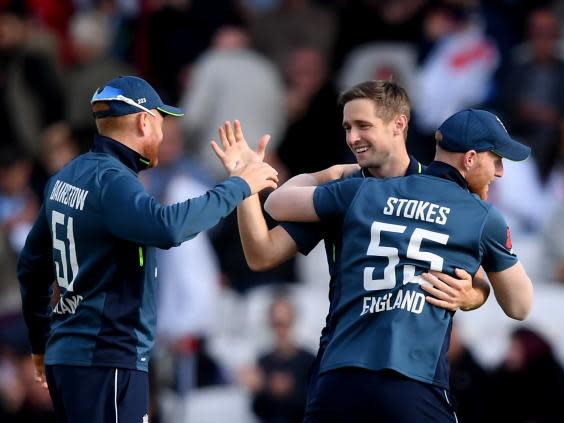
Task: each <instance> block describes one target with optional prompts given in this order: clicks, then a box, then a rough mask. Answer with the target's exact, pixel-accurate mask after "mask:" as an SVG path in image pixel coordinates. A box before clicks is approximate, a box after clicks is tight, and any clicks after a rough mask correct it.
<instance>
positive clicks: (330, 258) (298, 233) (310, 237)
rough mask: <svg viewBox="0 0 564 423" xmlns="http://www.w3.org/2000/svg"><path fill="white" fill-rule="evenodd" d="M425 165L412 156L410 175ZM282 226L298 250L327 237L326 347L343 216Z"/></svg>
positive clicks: (365, 175)
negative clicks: (327, 308) (328, 279)
mask: <svg viewBox="0 0 564 423" xmlns="http://www.w3.org/2000/svg"><path fill="white" fill-rule="evenodd" d="M422 170H423V166H422V165H421V163H419V162H418V161H417V160H416V159H415V158H414V157H413V156H410V161H409V166H408V167H407V170H406V173H405V174H406V175H413V174H417V173H421V171H422ZM368 177H373V176H372V174H371V173H370V172H369V171H368V170H367V169H361V170H359V171H358V172H355V173H353V174H351V175H350V176H348V177H347V178H346V179H352V178H368ZM281 225H282V227H283V228H284V229H285V230H286V232H288V234H289V235H290V236H291V237H292V239H293V240H294V241H295V242H296V244H297V245H298V250H299V251H300V253H302V254H305V255H307V254H309V252H310V251H311V250H312V249H313V248H314V247H315V246H316V245H317V244H318V243H319V241H321V240H323V241H324V244H325V254H326V255H327V265H328V267H329V275H330V277H331V279H330V281H329V312H328V314H327V316H326V318H325V327H324V328H323V330H322V331H321V338H320V340H319V346H320V348H323V347H324V346H325V345H326V344H327V342H329V338H330V337H331V333H332V331H333V327H332V325H331V320H332V315H333V309H334V304H335V303H336V300H337V299H338V298H339V295H340V291H339V290H340V286H339V283H338V280H337V275H338V263H340V260H339V258H340V256H341V246H342V227H341V226H342V220H341V219H339V218H336V219H331V220H326V221H323V222H314V223H296V222H283V223H281Z"/></svg>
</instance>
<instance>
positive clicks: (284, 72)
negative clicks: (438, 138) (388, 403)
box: [0, 0, 564, 423]
mask: <svg viewBox="0 0 564 423" xmlns="http://www.w3.org/2000/svg"><path fill="white" fill-rule="evenodd" d="M563 30H564V1H548V0H546V1H544V0H537V1H533V0H529V1H527V0H489V1H479V0H317V1H315V0H309V1H308V0H0V128H2V131H3V134H2V141H1V143H0V234H1V237H0V420H1V421H2V422H10V421H14V422H36V421H43V422H49V421H54V420H53V416H52V415H51V412H50V402H49V396H48V394H47V393H46V391H44V390H42V389H40V387H39V386H38V385H36V384H34V383H33V375H32V366H31V363H30V361H29V350H28V346H27V341H26V331H25V327H24V326H23V324H22V321H21V316H20V303H19V287H18V283H17V280H16V275H15V263H16V260H17V256H18V253H19V251H20V249H21V248H22V246H23V243H24V242H25V238H26V235H27V232H28V231H29V229H30V227H31V224H32V223H33V221H34V219H35V215H36V213H37V211H38V209H39V207H40V202H41V201H42V200H41V198H42V190H43V187H44V185H45V182H46V180H47V178H48V177H49V176H51V175H53V174H54V173H55V172H57V170H59V169H60V168H61V167H62V166H64V165H65V164H66V163H67V162H68V161H70V160H71V159H72V158H73V157H75V156H76V155H78V154H80V153H81V152H84V151H87V150H88V149H89V147H90V143H91V140H92V136H93V134H94V132H95V126H94V119H93V118H92V113H91V109H90V107H89V101H90V97H91V95H92V93H93V91H94V90H95V89H96V88H97V87H98V86H100V85H101V84H102V83H103V82H105V81H107V80H110V79H112V78H114V77H115V76H116V75H119V74H136V75H139V76H142V77H144V78H146V79H147V80H148V81H149V82H150V83H151V84H152V85H153V86H154V87H155V88H156V89H157V91H158V92H159V93H161V95H162V97H163V100H164V101H165V102H166V103H169V104H179V105H181V106H182V107H184V108H185V110H186V116H185V117H183V118H182V119H179V120H170V121H169V120H167V121H166V122H165V125H166V128H165V139H164V142H163V145H162V149H161V155H160V163H159V168H156V169H153V170H151V171H148V172H146V174H145V175H142V178H143V182H144V184H145V185H146V187H147V189H148V190H149V191H150V192H151V193H152V194H153V195H154V196H155V198H157V199H158V200H159V201H161V202H165V203H170V202H177V201H180V200H182V199H185V198H187V197H193V196H197V195H199V194H201V193H203V192H204V191H205V190H206V189H208V188H209V187H210V186H213V184H215V183H217V182H218V181H220V180H222V179H223V178H224V177H225V174H224V173H223V171H222V168H221V166H220V163H219V161H218V160H217V159H216V158H215V157H214V156H213V153H212V151H211V149H210V146H209V142H210V140H212V139H217V128H218V126H219V125H221V124H222V123H223V122H224V121H225V120H232V119H239V120H240V121H241V123H242V126H243V129H244V131H245V135H246V138H247V141H248V142H249V144H251V145H253V146H256V143H257V142H258V140H259V137H260V136H261V135H262V134H264V133H269V134H271V135H272V139H271V142H270V145H269V147H268V153H267V158H266V160H267V161H268V162H269V163H271V164H272V165H273V166H274V167H275V168H277V169H278V171H279V173H280V175H279V176H281V177H282V178H283V179H284V178H288V177H291V176H293V175H296V174H300V173H304V172H311V171H316V170H320V169H323V168H325V167H328V166H330V165H332V164H335V163H345V162H352V161H353V160H354V157H353V156H352V155H351V154H350V152H349V151H348V147H347V146H346V144H345V141H344V131H343V129H342V126H341V122H340V120H341V115H340V110H338V108H337V104H336V103H337V97H338V94H339V92H340V91H341V90H343V89H344V88H346V87H349V86H351V85H353V84H356V83H358V82H361V81H363V80H368V79H389V78H392V79H393V80H396V81H398V82H399V83H401V84H402V85H403V86H405V87H406V89H407V91H408V93H409V95H410V97H411V100H412V105H413V115H412V121H411V122H410V128H409V136H408V150H409V151H410V153H412V154H413V155H415V156H416V158H418V159H419V160H420V161H422V162H423V163H428V162H430V161H431V160H432V157H433V154H434V140H433V133H434V130H435V129H436V128H437V126H438V125H439V124H440V123H441V122H442V121H443V120H444V119H445V118H446V117H448V116H449V115H451V114H452V113H454V112H456V111H458V110H461V109H463V108H468V107H478V108H483V109H487V110H490V111H492V112H495V113H496V114H497V115H498V116H499V117H500V118H501V119H502V121H503V122H504V124H505V125H506V127H507V129H508V130H509V132H510V133H512V134H513V135H514V136H515V137H516V138H517V139H519V140H521V141H522V142H524V143H526V144H528V145H530V146H531V147H532V151H533V157H532V159H529V160H527V161H526V162H524V163H518V164H516V165H515V164H513V163H510V162H508V163H506V167H505V175H506V176H505V177H504V178H503V179H501V180H500V181H496V183H495V184H494V185H493V186H492V188H491V189H490V193H491V194H490V197H491V198H490V199H491V201H492V202H493V203H495V204H496V205H497V206H498V207H499V208H500V209H501V210H502V212H503V214H504V215H505V216H506V218H507V220H508V222H509V224H510V226H511V228H512V231H513V240H514V241H513V242H514V244H515V245H516V247H517V252H518V253H520V248H519V247H521V246H522V250H523V255H522V260H523V261H524V262H525V266H526V267H527V268H528V270H529V274H530V275H531V276H532V278H533V282H534V284H535V286H537V285H542V284H546V285H554V286H562V287H564V285H563V284H564V43H563V41H564V38H563V37H562V34H563ZM270 223H271V224H274V222H270ZM520 257H521V255H520ZM302 259H303V258H302V257H300V258H297V259H295V260H294V259H293V260H291V261H289V262H287V263H286V264H284V265H283V266H280V267H279V268H277V269H275V270H273V271H268V272H262V273H255V272H252V271H251V270H250V269H249V268H248V266H247V265H246V263H245V259H244V256H243V252H242V249H241V246H240V242H239V235H238V231H237V218H236V215H235V213H234V214H232V215H231V216H229V217H228V218H226V219H224V220H223V221H222V222H221V223H220V225H218V226H217V227H216V228H214V229H213V230H212V231H210V232H209V233H207V234H202V235H200V236H199V237H197V238H196V239H194V240H192V241H190V242H188V243H186V244H183V245H182V246H181V247H178V248H175V249H172V250H170V251H162V252H161V253H160V257H159V278H160V288H159V289H160V292H159V298H158V303H159V309H160V310H159V323H158V339H157V348H156V351H155V356H154V359H153V367H154V368H153V372H152V374H153V376H154V380H153V385H152V392H153V398H154V407H153V408H154V419H153V420H152V421H158V420H160V421H164V422H169V421H170V422H173V421H174V422H182V421H190V422H195V423H198V422H200V423H204V422H208V421H214V420H212V419H213V417H212V416H211V415H208V420H205V418H204V417H201V419H200V420H198V419H194V418H193V417H191V416H193V414H194V411H190V410H193V408H192V409H191V408H190V407H191V406H190V405H189V403H190V401H191V399H192V398H195V397H196V396H197V393H198V392H199V391H201V390H202V389H205V388H203V387H209V386H212V387H213V386H221V387H229V388H231V389H233V391H234V392H244V393H245V395H246V396H245V398H247V397H248V398H250V399H251V400H250V401H249V403H248V412H249V416H254V417H253V418H256V419H257V421H260V422H265V423H275V422H276V423H290V422H301V417H300V416H301V412H302V410H303V398H304V395H305V391H304V383H305V379H306V376H307V368H308V366H309V363H310V362H311V360H313V356H312V353H314V352H315V348H316V338H317V336H318V335H319V333H320V332H319V331H320V328H321V325H322V321H323V318H324V314H325V313H326V311H327V308H326V305H327V304H326V296H327V282H328V276H326V272H325V270H324V269H325V267H324V266H326V265H325V263H324V260H323V257H322V254H321V256H319V257H317V259H316V258H315V257H314V258H312V259H311V260H309V261H304V260H302ZM281 290H283V291H281ZM557 292H558V293H559V295H561V300H563V301H564V289H563V290H559V291H557ZM300 306H301V308H300ZM298 309H301V310H302V312H303V313H302V315H301V316H299V313H298ZM312 322H313V323H312ZM562 323H564V322H562ZM561 326H563V327H564V325H561ZM563 336H564V335H563ZM458 341H459V338H457V337H456V336H454V337H453V345H452V347H451V355H452V357H451V359H452V363H453V372H452V383H453V391H454V394H455V396H457V397H458V398H459V410H460V421H461V422H486V421H490V420H488V419H491V421H511V422H525V421H526V422H554V421H564V417H563V416H562V411H558V410H559V409H561V406H560V403H561V402H562V400H564V376H563V372H562V362H561V360H559V359H558V358H557V356H556V355H555V353H554V352H553V347H552V346H551V341H552V340H551V339H545V337H543V334H542V333H540V332H538V331H535V330H533V329H530V328H525V327H519V328H518V329H516V330H515V331H514V332H512V335H511V344H510V345H509V347H508V349H507V353H506V354H505V357H504V358H503V359H502V360H501V361H500V362H499V363H495V364H494V365H492V366H490V367H489V368H488V367H487V366H486V368H483V367H482V365H481V364H480V363H479V361H476V360H475V359H474V358H473V357H472V352H471V348H470V349H469V348H468V347H467V346H464V345H463V343H461V342H458ZM210 398H213V395H211V396H210ZM219 398H220V399H221V397H219ZM508 413H509V414H508ZM555 416H556V417H555ZM232 421H236V419H235V418H233V419H232ZM242 421H248V420H242Z"/></svg>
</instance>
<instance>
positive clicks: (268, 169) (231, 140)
mask: <svg viewBox="0 0 564 423" xmlns="http://www.w3.org/2000/svg"><path fill="white" fill-rule="evenodd" d="M218 133H219V139H220V141H221V145H222V147H223V148H222V147H220V146H219V145H218V144H217V143H216V142H215V141H214V140H212V141H211V146H212V149H213V151H214V152H215V154H216V155H217V157H218V158H219V160H221V163H222V164H223V167H225V170H227V173H228V174H229V176H239V177H240V178H242V179H244V180H245V181H246V182H247V184H249V187H250V188H251V192H252V193H253V194H255V193H257V192H259V191H261V190H263V189H265V188H273V189H276V187H277V186H278V172H277V171H276V169H274V168H273V167H272V166H270V165H269V164H267V163H264V162H263V159H264V154H265V151H266V146H267V144H268V141H269V140H270V135H263V136H262V137H261V139H260V141H259V144H258V147H257V149H256V151H255V150H253V149H251V148H250V147H249V145H248V144H247V141H245V137H244V136H243V130H242V128H241V124H240V122H239V121H238V120H235V121H234V122H233V127H231V122H230V121H226V122H225V123H224V124H223V126H221V127H219V130H218Z"/></svg>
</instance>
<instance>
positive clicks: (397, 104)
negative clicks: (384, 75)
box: [339, 80, 411, 123]
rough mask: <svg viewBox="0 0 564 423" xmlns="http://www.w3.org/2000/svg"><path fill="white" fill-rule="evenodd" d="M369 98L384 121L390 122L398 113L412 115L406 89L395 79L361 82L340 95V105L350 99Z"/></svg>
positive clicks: (408, 116)
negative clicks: (394, 80)
mask: <svg viewBox="0 0 564 423" xmlns="http://www.w3.org/2000/svg"><path fill="white" fill-rule="evenodd" d="M358 99H367V100H371V101H372V102H374V104H375V106H376V115H377V116H378V117H379V118H380V119H382V120H383V121H384V122H386V123H387V122H390V121H391V120H392V119H393V118H394V117H396V116H398V115H405V116H406V117H407V121H408V122H409V119H410V117H411V102H410V101H409V97H408V95H407V93H406V91H405V90H404V89H403V88H402V87H401V86H400V85H398V84H396V83H395V82H393V81H383V80H373V81H366V82H361V83H360V84H357V85H355V86H353V87H352V88H350V89H348V90H346V91H344V92H343V93H341V95H340V96H339V106H341V107H343V106H344V105H345V104H347V103H348V102H349V101H352V100H358Z"/></svg>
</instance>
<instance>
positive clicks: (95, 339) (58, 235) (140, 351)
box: [18, 76, 277, 423]
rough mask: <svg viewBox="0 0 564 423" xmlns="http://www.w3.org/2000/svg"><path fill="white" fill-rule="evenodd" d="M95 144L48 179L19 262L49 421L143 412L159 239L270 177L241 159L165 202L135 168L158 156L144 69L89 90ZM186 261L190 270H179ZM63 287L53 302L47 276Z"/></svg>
mask: <svg viewBox="0 0 564 423" xmlns="http://www.w3.org/2000/svg"><path fill="white" fill-rule="evenodd" d="M91 103H92V110H93V112H94V117H95V119H96V126H97V128H98V135H96V137H95V139H94V146H93V148H92V150H91V151H90V152H88V153H86V154H84V155H81V156H79V157H78V158H76V159H74V160H73V161H72V162H70V164H68V165H67V166H66V167H64V168H63V169H62V170H61V171H60V172H59V173H57V174H55V175H54V176H53V177H52V178H51V179H50V180H49V181H48V183H47V186H46V189H45V197H44V204H43V206H42V208H41V209H40V211H39V214H38V216H37V220H36V221H35V224H34V226H33V228H32V230H31V232H30V233H29V236H28V238H27V241H26V244H25V247H24V249H23V251H22V253H21V256H20V258H19V263H18V278H19V280H20V284H21V295H22V307H23V314H24V318H25V321H26V324H27V326H28V329H29V338H30V342H31V348H32V357H33V361H34V364H35V371H36V379H37V380H38V381H40V382H42V383H45V381H47V384H48V388H49V392H50V394H51V398H52V400H53V404H54V407H55V413H56V416H57V421H59V422H66V423H84V422H97V423H108V422H116V423H117V422H118V421H119V422H140V423H141V422H144V421H148V407H149V403H148V397H149V390H148V376H147V369H148V364H149V357H150V354H151V348H152V346H153V343H154V335H155V319H156V316H155V281H156V278H157V273H158V272H157V264H156V260H155V247H158V248H170V247H173V246H176V245H179V244H180V243H182V242H184V241H187V240H189V239H191V238H193V237H195V236H196V235H197V234H198V233H199V232H201V231H204V230H206V229H208V228H210V227H212V226H214V225H215V224H216V223H217V222H218V221H219V220H220V219H221V218H222V217H224V216H226V215H228V214H229V213H230V212H231V211H233V210H234V208H235V207H236V206H237V204H238V203H239V202H240V201H242V200H243V199H244V198H246V197H248V196H249V195H251V194H253V193H256V192H258V191H260V190H262V189H264V188H266V187H271V188H274V187H276V181H277V176H276V171H275V170H274V169H272V168H271V167H270V166H268V165H267V164H265V163H263V164H259V163H254V164H252V165H250V166H249V165H246V166H239V167H237V169H233V170H234V171H233V172H232V173H231V175H232V176H231V177H230V178H228V179H227V180H226V181H224V182H223V183H221V184H219V185H217V186H216V187H215V188H213V189H211V190H209V191H208V192H207V193H205V194H204V195H202V196H201V197H197V198H192V199H189V200H186V201H184V202H181V203H177V204H174V205H170V206H162V205H161V204H159V203H157V202H156V201H155V199H154V198H152V197H151V196H149V195H148V194H147V193H146V192H145V191H144V189H143V186H142V185H141V183H140V181H139V179H138V173H139V172H141V171H142V170H144V169H147V168H149V167H153V166H156V165H157V162H158V151H159V146H160V144H161V142H162V138H163V121H164V119H165V116H181V115H182V110H180V109H177V108H175V107H171V106H168V105H166V104H164V103H163V101H162V100H161V98H160V97H159V95H158V94H157V93H156V92H155V90H154V89H153V88H152V87H151V86H150V85H149V84H148V83H147V82H146V81H144V80H143V79H141V78H137V77H134V76H124V77H118V78H116V79H113V80H111V81H109V82H108V83H107V84H105V85H104V86H103V87H101V88H99V89H98V90H96V92H95V93H94V96H93V97H92V101H91ZM187 270H189V269H187ZM54 281H56V282H57V284H58V286H59V289H60V296H59V297H58V298H57V301H56V303H55V305H54V307H53V308H52V309H51V307H50V302H51V284H52V283H53V282H54Z"/></svg>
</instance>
